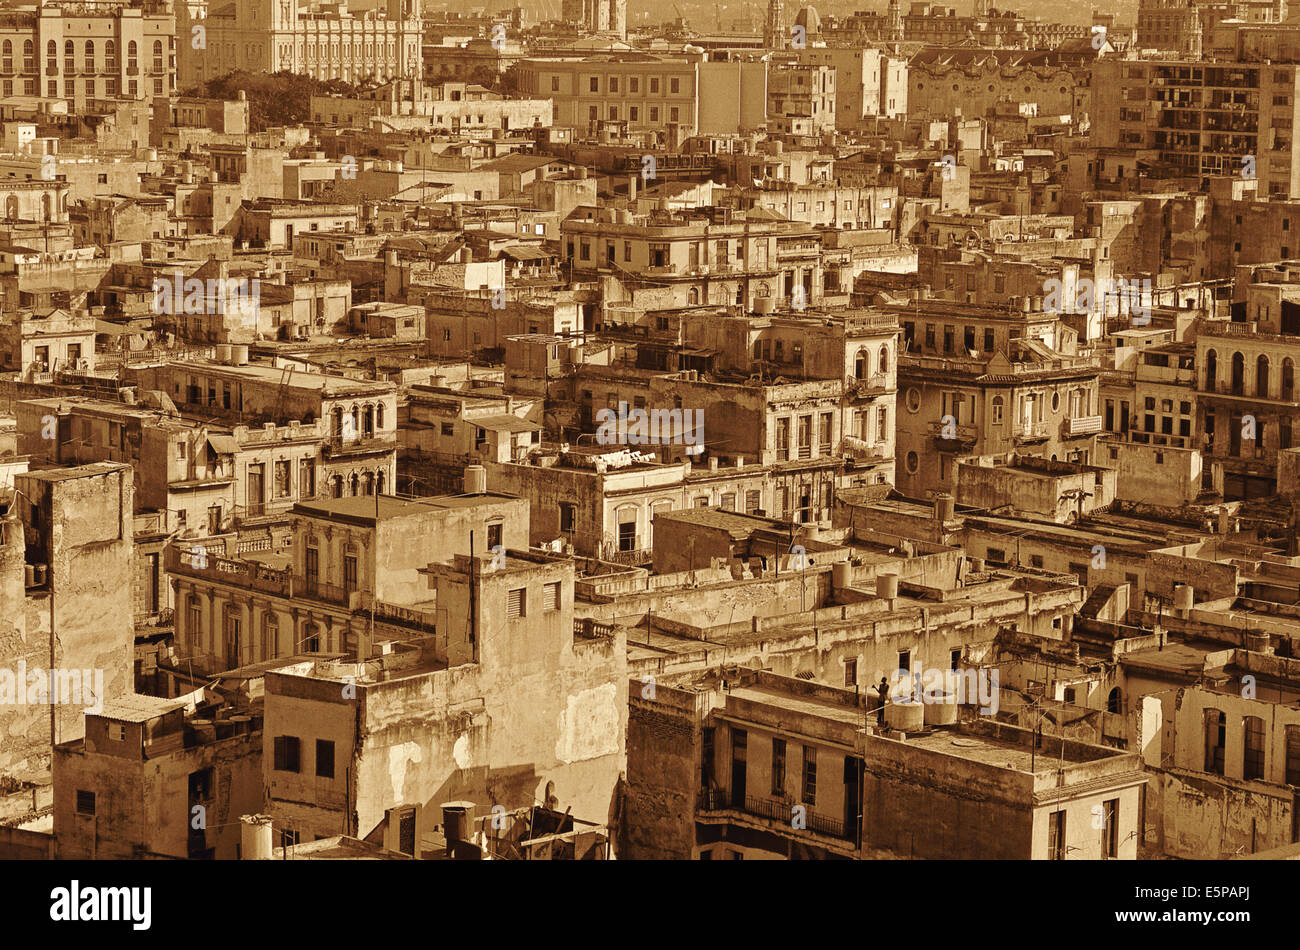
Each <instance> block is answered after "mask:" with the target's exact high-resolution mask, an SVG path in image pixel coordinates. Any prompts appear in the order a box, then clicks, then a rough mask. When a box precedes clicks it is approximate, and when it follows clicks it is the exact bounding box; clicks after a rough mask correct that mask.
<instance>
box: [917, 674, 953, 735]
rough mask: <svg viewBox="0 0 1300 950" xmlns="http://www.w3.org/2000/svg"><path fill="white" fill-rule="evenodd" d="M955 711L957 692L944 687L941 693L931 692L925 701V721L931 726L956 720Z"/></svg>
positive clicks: (947, 723) (950, 723) (944, 724)
mask: <svg viewBox="0 0 1300 950" xmlns="http://www.w3.org/2000/svg"><path fill="white" fill-rule="evenodd" d="M947 672H949V673H951V672H953V671H952V670H948V671H947ZM957 712H958V708H957V693H956V692H955V691H953V692H949V691H948V690H947V689H946V688H945V690H944V692H942V693H940V692H938V691H937V690H936V691H935V692H933V693H931V694H930V697H929V699H928V700H927V701H926V703H925V721H926V723H927V724H928V725H931V726H951V725H952V724H953V723H954V722H956V721H957Z"/></svg>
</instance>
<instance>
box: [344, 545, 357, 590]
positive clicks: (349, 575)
mask: <svg viewBox="0 0 1300 950" xmlns="http://www.w3.org/2000/svg"><path fill="white" fill-rule="evenodd" d="M356 589H357V556H356V555H355V554H345V555H343V592H344V593H345V594H350V593H352V592H353V591H354V590H356Z"/></svg>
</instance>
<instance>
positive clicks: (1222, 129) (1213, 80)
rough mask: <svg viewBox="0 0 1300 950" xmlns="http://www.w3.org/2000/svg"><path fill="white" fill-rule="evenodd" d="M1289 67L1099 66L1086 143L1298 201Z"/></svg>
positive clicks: (1296, 105) (1297, 105)
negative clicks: (1147, 152) (1144, 153)
mask: <svg viewBox="0 0 1300 950" xmlns="http://www.w3.org/2000/svg"><path fill="white" fill-rule="evenodd" d="M1297 69H1300V67H1297V66H1296V65H1295V64H1290V65H1288V64H1285V63H1272V64H1264V63H1234V62H1202V61H1201V60H1199V59H1194V60H1193V59H1187V60H1173V61H1171V60H1150V61H1141V60H1119V59H1102V60H1099V61H1098V63H1097V65H1096V67H1095V69H1094V72H1093V81H1092V88H1093V96H1094V111H1093V126H1092V141H1093V144H1094V145H1097V146H1100V147H1102V148H1138V149H1153V150H1154V151H1155V152H1156V153H1157V154H1158V155H1159V158H1160V160H1161V161H1163V162H1167V163H1169V164H1170V165H1171V166H1173V167H1174V168H1176V169H1179V170H1180V171H1182V172H1184V173H1185V174H1188V175H1192V176H1197V177H1199V178H1201V179H1204V178H1208V177H1212V176H1227V177H1230V178H1238V177H1240V178H1247V179H1251V178H1253V179H1255V180H1256V181H1257V182H1258V188H1259V193H1260V194H1261V195H1268V196H1270V197H1272V196H1279V197H1283V198H1297V197H1300V154H1297V153H1296V151H1295V149H1294V147H1293V139H1294V131H1295V126H1296V118H1297V115H1298V114H1300V112H1298V110H1300V100H1298V99H1297V85H1296V82H1297V81H1296V75H1297Z"/></svg>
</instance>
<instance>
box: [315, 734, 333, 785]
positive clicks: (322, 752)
mask: <svg viewBox="0 0 1300 950" xmlns="http://www.w3.org/2000/svg"><path fill="white" fill-rule="evenodd" d="M316 777H317V778H333V777H334V743H333V742H330V741H329V740H328V739H317V740H316Z"/></svg>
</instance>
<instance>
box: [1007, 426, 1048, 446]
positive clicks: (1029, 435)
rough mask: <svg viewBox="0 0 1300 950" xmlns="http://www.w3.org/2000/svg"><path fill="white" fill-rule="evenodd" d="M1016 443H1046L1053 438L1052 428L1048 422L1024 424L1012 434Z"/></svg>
mask: <svg viewBox="0 0 1300 950" xmlns="http://www.w3.org/2000/svg"><path fill="white" fill-rule="evenodd" d="M1011 436H1012V438H1013V439H1015V441H1016V442H1018V443H1021V444H1025V443H1029V442H1046V441H1047V440H1048V439H1050V438H1051V437H1052V432H1051V427H1050V426H1049V425H1048V424H1047V423H1046V422H1022V423H1020V425H1018V426H1016V427H1015V428H1014V429H1013V430H1012V433H1011Z"/></svg>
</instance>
